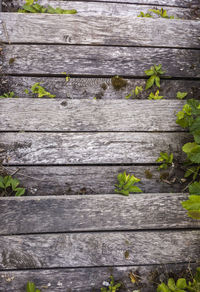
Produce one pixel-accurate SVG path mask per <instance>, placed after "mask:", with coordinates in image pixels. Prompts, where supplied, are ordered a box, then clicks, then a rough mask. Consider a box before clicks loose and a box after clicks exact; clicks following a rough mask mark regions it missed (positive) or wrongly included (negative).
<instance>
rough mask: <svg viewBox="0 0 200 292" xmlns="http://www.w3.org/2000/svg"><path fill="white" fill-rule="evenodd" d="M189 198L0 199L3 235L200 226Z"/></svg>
mask: <svg viewBox="0 0 200 292" xmlns="http://www.w3.org/2000/svg"><path fill="white" fill-rule="evenodd" d="M186 198H187V194H184V195H183V194H166V193H164V194H142V195H141V194H134V195H130V196H129V197H124V196H121V195H118V194H116V195H110V194H109V195H103V196H100V195H99V196H93V195H91V196H89V195H88V196H83V195H80V196H66V197H63V196H51V197H50V196H47V197H21V198H14V197H11V198H0V234H1V235H2V234H3V235H9V234H31V233H52V232H70V231H73V232H74V231H88V232H89V231H98V230H101V231H117V230H119V231H121V230H129V231H130V230H144V229H172V228H194V227H195V228H197V227H199V228H200V222H199V221H198V220H192V219H191V218H188V216H187V214H186V211H185V210H184V209H183V208H182V206H181V201H183V200H185V199H186ZM19 210H23V212H20V211H19ZM19 222H20V224H19Z"/></svg>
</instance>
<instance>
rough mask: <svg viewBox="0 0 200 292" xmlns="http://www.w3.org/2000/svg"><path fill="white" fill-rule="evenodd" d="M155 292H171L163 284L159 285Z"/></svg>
mask: <svg viewBox="0 0 200 292" xmlns="http://www.w3.org/2000/svg"><path fill="white" fill-rule="evenodd" d="M157 292H171V291H170V289H169V288H168V287H167V285H166V284H165V283H161V284H160V285H159V286H158V288H157Z"/></svg>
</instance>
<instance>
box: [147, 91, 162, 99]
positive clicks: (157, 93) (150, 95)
mask: <svg viewBox="0 0 200 292" xmlns="http://www.w3.org/2000/svg"><path fill="white" fill-rule="evenodd" d="M159 93H160V91H159V90H157V91H156V93H155V94H154V93H153V92H151V93H150V94H149V97H148V99H150V100H151V99H154V100H158V99H162V98H163V96H159Z"/></svg>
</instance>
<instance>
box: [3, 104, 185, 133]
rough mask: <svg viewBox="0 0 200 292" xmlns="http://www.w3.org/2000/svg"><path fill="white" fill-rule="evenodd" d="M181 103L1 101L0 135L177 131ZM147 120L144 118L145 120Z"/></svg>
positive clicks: (178, 128) (179, 128)
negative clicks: (177, 115)
mask: <svg viewBox="0 0 200 292" xmlns="http://www.w3.org/2000/svg"><path fill="white" fill-rule="evenodd" d="M184 104H185V101H178V100H177V101H167V100H161V101H156V102H152V101H151V100H145V101H144V100H143V101H140V100H137V101H136V100H130V101H128V100H121V101H114V100H112V101H105V100H89V101H88V100H68V101H62V102H61V101H59V100H51V99H44V100H41V99H30V98H29V99H18V98H16V99H1V100H0V131H70V132H73V131H87V132H89V131H154V132H155V131H177V130H182V128H181V127H180V126H179V125H177V124H176V115H175V113H177V112H178V111H180V110H181V109H182V107H183V105H184ZM147 117H148V118H147Z"/></svg>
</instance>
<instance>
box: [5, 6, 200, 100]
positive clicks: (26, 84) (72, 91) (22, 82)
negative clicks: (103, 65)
mask: <svg viewBox="0 0 200 292" xmlns="http://www.w3.org/2000/svg"><path fill="white" fill-rule="evenodd" d="M88 3H89V2H88ZM125 80H126V82H127V85H126V86H124V87H122V88H121V89H119V90H116V89H115V88H114V87H113V85H112V82H111V78H73V77H72V78H70V80H69V81H68V82H67V83H66V81H65V78H56V77H24V76H22V77H21V76H18V77H15V76H6V78H4V81H5V85H4V88H5V89H4V91H5V92H7V91H13V92H15V94H16V95H17V96H18V97H23V98H29V97H33V96H34V95H31V94H26V93H25V92H24V91H25V89H30V88H31V86H32V85H33V84H35V83H36V82H41V83H42V84H41V85H42V86H44V88H46V90H47V91H48V92H51V93H52V94H54V95H56V98H62V99H64V98H71V99H87V98H89V99H93V98H94V97H96V98H97V99H109V100H110V99H124V98H125V96H126V95H128V94H129V93H130V92H131V91H132V90H133V88H135V87H136V86H143V87H144V86H145V80H144V79H125ZM178 91H181V92H188V96H187V98H198V97H199V98H200V82H199V81H194V80H192V81H191V80H170V79H169V80H164V79H162V80H161V89H160V93H161V95H163V96H164V98H166V99H175V98H176V94H177V92H178ZM150 92H151V90H150V91H149V90H148V91H143V93H142V94H141V95H140V96H138V98H139V99H146V98H148V96H149V94H150ZM134 99H137V97H134Z"/></svg>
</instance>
